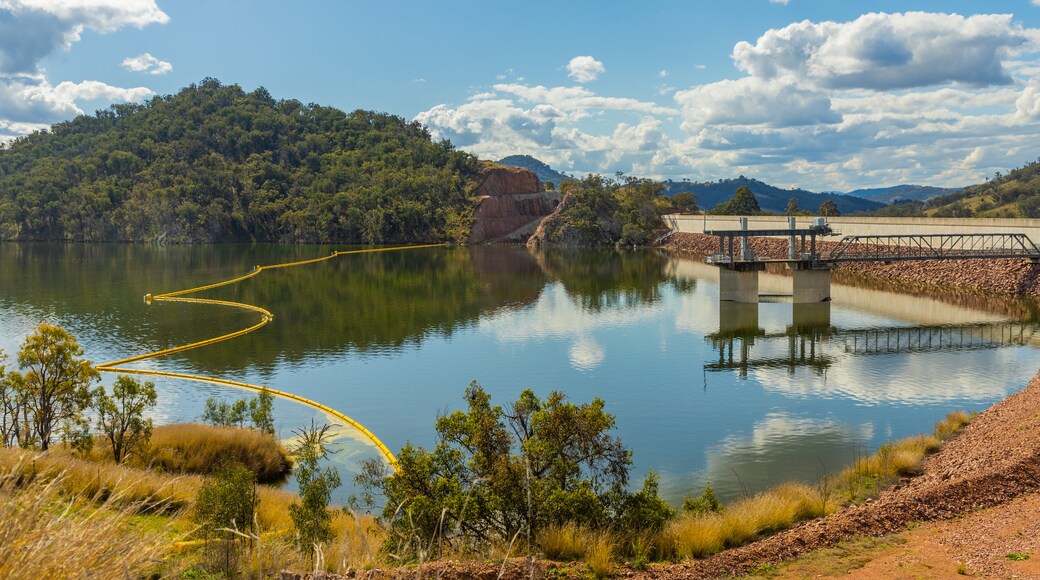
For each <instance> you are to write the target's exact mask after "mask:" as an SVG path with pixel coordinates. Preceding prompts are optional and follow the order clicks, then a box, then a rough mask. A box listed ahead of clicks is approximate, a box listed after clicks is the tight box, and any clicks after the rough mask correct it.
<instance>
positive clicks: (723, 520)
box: [657, 483, 835, 558]
mask: <svg viewBox="0 0 1040 580" xmlns="http://www.w3.org/2000/svg"><path fill="white" fill-rule="evenodd" d="M834 508H835V506H834V505H833V504H831V503H829V502H827V501H826V498H824V497H823V495H822V494H821V493H820V492H819V491H817V490H816V489H814V488H812V487H809V486H807V485H804V484H800V483H785V484H783V485H781V486H779V487H776V488H774V489H771V490H769V491H766V492H763V493H760V494H758V495H755V496H753V497H750V498H747V499H743V500H740V501H738V502H736V503H734V504H733V505H731V506H729V507H727V508H726V509H725V510H724V511H723V512H721V513H705V514H686V515H683V516H680V517H679V518H677V519H675V520H672V521H671V522H669V523H668V524H667V525H666V526H665V528H664V529H663V530H662V531H661V533H660V534H659V535H658V540H657V553H658V556H659V557H662V558H676V557H687V556H688V557H694V558H700V557H704V556H708V555H710V554H714V553H716V552H718V551H720V550H722V549H723V548H725V547H731V546H739V545H741V544H745V543H747V542H749V541H751V540H753V539H755V538H757V537H759V536H760V535H762V534H765V533H771V532H775V531H778V530H783V529H786V528H789V527H791V526H793V525H794V524H796V523H798V522H799V521H802V520H804V519H809V518H814V517H819V516H821V515H825V514H826V513H829V512H830V511H832V510H833V509H834Z"/></svg>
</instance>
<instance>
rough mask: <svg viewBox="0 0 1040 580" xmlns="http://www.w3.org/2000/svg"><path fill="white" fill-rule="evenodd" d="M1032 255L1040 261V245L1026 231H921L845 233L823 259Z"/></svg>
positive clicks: (1029, 256) (965, 257)
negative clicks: (887, 234) (917, 233)
mask: <svg viewBox="0 0 1040 580" xmlns="http://www.w3.org/2000/svg"><path fill="white" fill-rule="evenodd" d="M973 258H974V259H986V258H989V259H996V258H1028V259H1030V260H1034V261H1036V260H1040V248H1038V247H1037V246H1036V244H1034V243H1033V241H1032V240H1030V239H1029V236H1027V235H1025V234H920V235H909V234H908V235H896V236H845V237H844V238H842V239H841V240H839V241H838V243H837V245H835V246H834V248H832V249H831V251H830V252H829V253H828V254H821V255H820V256H819V258H818V260H819V261H820V262H894V261H898V260H965V259H973Z"/></svg>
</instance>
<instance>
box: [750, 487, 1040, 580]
mask: <svg viewBox="0 0 1040 580" xmlns="http://www.w3.org/2000/svg"><path fill="white" fill-rule="evenodd" d="M1038 516H1040V493H1035V492H1034V493H1030V494H1027V495H1025V496H1022V497H1020V498H1018V499H1015V500H1012V501H1010V502H1008V503H1006V504H1004V505H1002V506H998V507H993V508H989V509H986V510H981V511H977V512H973V513H971V514H969V515H967V516H964V517H963V518H959V519H956V520H951V521H944V522H933V523H927V524H921V525H917V526H913V527H912V528H911V529H909V530H907V531H905V532H902V533H900V534H893V535H889V536H884V537H882V538H861V539H858V540H853V541H849V542H845V543H843V544H841V545H839V546H837V547H834V548H829V549H824V550H819V551H817V552H814V553H812V554H808V555H806V556H805V557H802V558H799V559H797V560H795V561H794V562H792V563H790V564H786V565H784V566H782V567H781V568H780V569H779V570H778V571H777V573H776V576H775V577H777V578H833V577H842V578H956V577H960V576H963V575H968V576H979V577H986V578H1040V553H1038V552H1040V517H1038ZM768 575H769V576H772V575H773V574H768Z"/></svg>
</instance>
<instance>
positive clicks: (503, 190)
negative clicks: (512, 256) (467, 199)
mask: <svg viewBox="0 0 1040 580" xmlns="http://www.w3.org/2000/svg"><path fill="white" fill-rule="evenodd" d="M474 194H475V195H476V196H477V197H478V201H477V204H478V205H477V209H476V211H475V212H474V216H473V218H474V219H473V228H472V230H471V232H470V238H469V242H470V243H472V244H479V243H483V242H494V241H520V242H523V241H526V238H527V236H529V235H530V232H531V231H533V230H534V228H535V226H536V225H537V223H538V222H539V221H540V220H541V219H542V218H544V217H545V216H547V215H549V214H550V213H552V211H553V210H554V209H555V208H556V206H557V204H559V203H560V194H559V193H558V192H555V191H544V190H543V189H542V184H541V182H540V181H539V180H538V176H537V175H535V173H534V172H533V171H531V170H529V169H524V168H521V167H506V166H503V165H495V164H491V163H486V164H485V165H484V169H483V181H482V182H481V183H480V185H479V186H478V187H477V188H476V190H474Z"/></svg>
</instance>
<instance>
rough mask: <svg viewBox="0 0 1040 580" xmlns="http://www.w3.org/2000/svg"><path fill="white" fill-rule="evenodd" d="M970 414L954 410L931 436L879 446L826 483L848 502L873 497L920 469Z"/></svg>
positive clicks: (958, 429) (966, 422) (965, 423)
mask: <svg viewBox="0 0 1040 580" xmlns="http://www.w3.org/2000/svg"><path fill="white" fill-rule="evenodd" d="M972 417H973V415H971V414H969V413H965V412H963V411H954V412H952V413H950V414H949V415H947V416H946V418H945V419H943V420H941V421H939V422H938V423H936V425H935V431H934V434H933V435H917V436H915V437H908V438H906V439H902V440H900V441H895V442H892V443H886V444H884V445H882V446H881V447H880V448H879V449H878V450H877V452H876V453H874V454H873V455H870V456H868V457H863V458H860V459H857V460H856V461H854V462H853V464H852V465H850V466H849V467H847V468H845V469H844V470H843V471H841V472H840V473H838V475H836V476H834V477H833V478H831V480H830V481H829V482H828V486H829V487H833V488H834V489H836V490H837V493H838V494H839V495H841V496H842V497H844V498H845V499H846V501H848V502H849V503H854V502H858V501H862V500H865V499H868V498H872V497H875V496H876V495H877V494H878V493H879V492H880V491H881V490H882V489H884V488H886V487H888V486H889V485H891V484H892V483H894V482H895V481H896V480H898V479H899V477H904V476H910V475H916V474H918V473H920V472H921V469H922V467H923V465H924V460H925V458H926V457H928V455H930V454H932V453H935V452H936V451H938V449H939V447H941V446H942V444H943V443H944V442H946V441H948V440H949V439H951V438H952V437H954V436H955V435H956V434H957V433H959V432H960V430H961V429H963V428H964V426H965V425H967V424H968V423H969V422H970V421H971V419H972Z"/></svg>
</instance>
